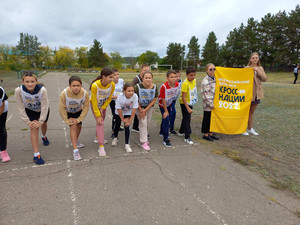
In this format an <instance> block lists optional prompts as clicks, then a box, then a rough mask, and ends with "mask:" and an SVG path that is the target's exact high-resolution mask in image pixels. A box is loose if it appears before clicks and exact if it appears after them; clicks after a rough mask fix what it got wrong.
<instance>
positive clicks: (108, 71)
mask: <svg viewBox="0 0 300 225" xmlns="http://www.w3.org/2000/svg"><path fill="white" fill-rule="evenodd" d="M112 74H113V72H112V71H111V69H109V68H107V67H104V68H103V69H102V70H101V72H100V76H98V77H97V78H96V79H95V80H93V81H92V83H91V85H90V90H91V89H92V85H93V83H94V82H95V81H97V80H101V79H102V77H103V76H105V77H108V76H110V75H112Z"/></svg>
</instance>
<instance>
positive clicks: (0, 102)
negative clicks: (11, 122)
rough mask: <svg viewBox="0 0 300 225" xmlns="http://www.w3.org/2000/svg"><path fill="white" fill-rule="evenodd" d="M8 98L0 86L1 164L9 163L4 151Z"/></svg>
mask: <svg viewBox="0 0 300 225" xmlns="http://www.w3.org/2000/svg"><path fill="white" fill-rule="evenodd" d="M7 99H8V97H7V95H6V94H5V91H4V89H3V88H2V87H1V86H0V157H1V159H2V162H8V161H10V157H9V155H8V154H7V151H6V145H7V132H6V118H7V110H8V101H7Z"/></svg>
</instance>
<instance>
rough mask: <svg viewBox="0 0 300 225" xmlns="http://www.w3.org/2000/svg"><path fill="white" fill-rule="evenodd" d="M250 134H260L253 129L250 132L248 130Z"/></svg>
mask: <svg viewBox="0 0 300 225" xmlns="http://www.w3.org/2000/svg"><path fill="white" fill-rule="evenodd" d="M247 131H248V133H249V134H252V135H255V136H257V135H259V133H257V132H256V131H255V130H254V129H253V128H251V129H250V130H247Z"/></svg>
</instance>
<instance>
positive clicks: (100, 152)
mask: <svg viewBox="0 0 300 225" xmlns="http://www.w3.org/2000/svg"><path fill="white" fill-rule="evenodd" d="M98 153H99V156H106V152H105V149H104V147H99V149H98Z"/></svg>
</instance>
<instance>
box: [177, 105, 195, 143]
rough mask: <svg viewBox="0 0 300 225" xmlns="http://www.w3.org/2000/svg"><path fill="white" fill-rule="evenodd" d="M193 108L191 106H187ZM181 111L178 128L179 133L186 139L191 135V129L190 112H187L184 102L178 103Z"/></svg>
mask: <svg viewBox="0 0 300 225" xmlns="http://www.w3.org/2000/svg"><path fill="white" fill-rule="evenodd" d="M189 107H190V108H191V109H193V106H189ZM180 108H181V113H182V121H181V126H180V129H179V133H181V134H184V138H185V139H188V138H190V136H191V133H192V129H191V114H190V113H188V111H187V109H186V107H185V105H184V104H180Z"/></svg>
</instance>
